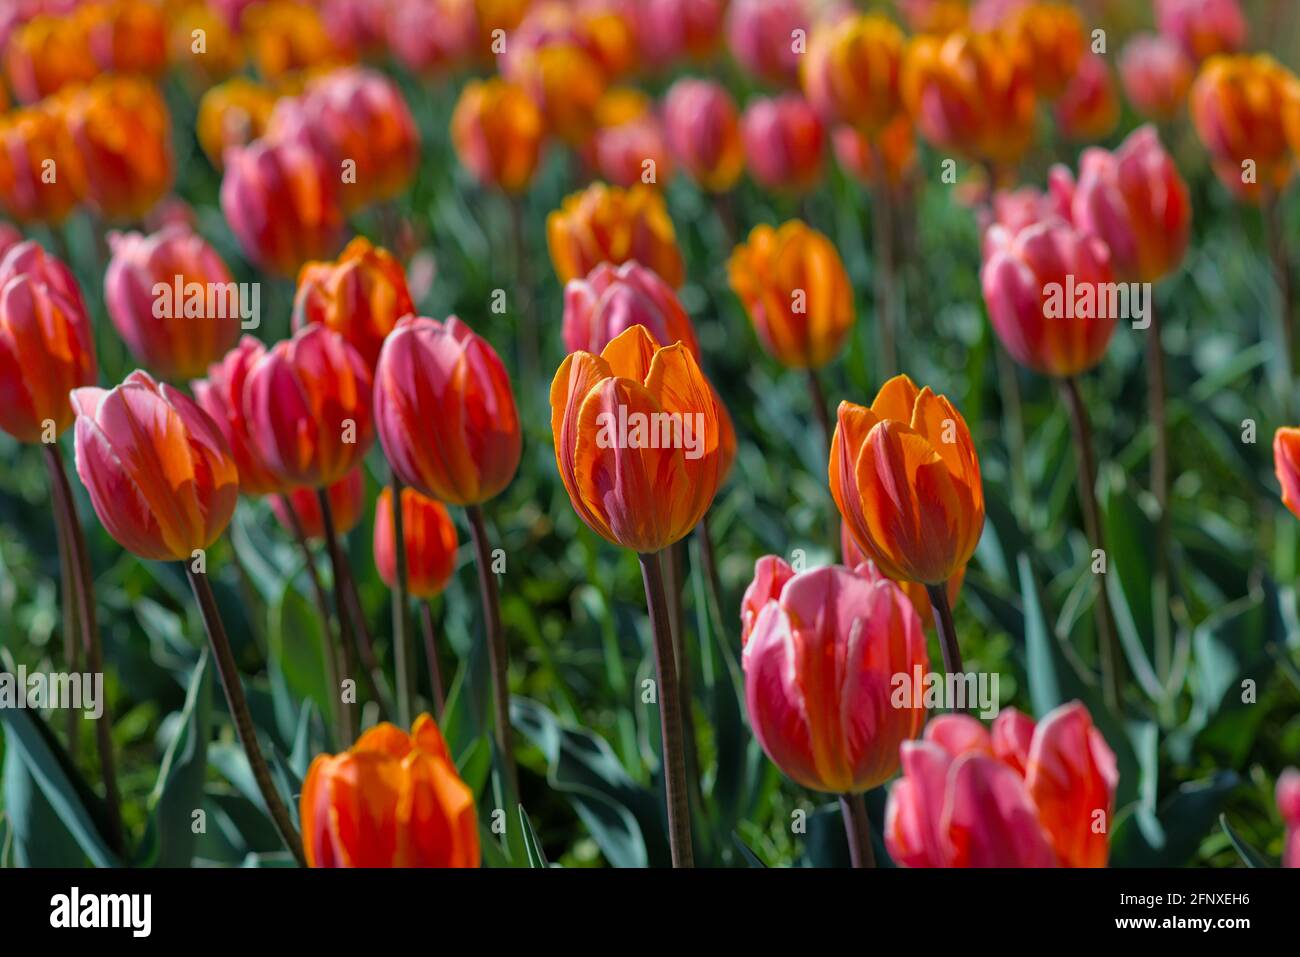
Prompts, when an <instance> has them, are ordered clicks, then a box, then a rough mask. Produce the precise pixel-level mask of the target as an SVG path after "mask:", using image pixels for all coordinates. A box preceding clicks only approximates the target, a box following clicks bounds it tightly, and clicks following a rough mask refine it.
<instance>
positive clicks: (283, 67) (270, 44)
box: [240, 0, 347, 80]
mask: <svg viewBox="0 0 1300 957" xmlns="http://www.w3.org/2000/svg"><path fill="white" fill-rule="evenodd" d="M240 25H241V27H242V30H241V32H242V34H243V36H244V37H245V40H246V42H247V45H248V51H249V55H250V57H251V58H252V60H253V62H254V63H255V64H257V72H258V73H259V74H261V76H262V77H264V78H265V79H268V80H277V79H279V78H281V77H283V76H286V75H287V74H290V73H295V72H297V71H299V70H309V69H314V68H321V67H327V66H332V65H337V64H339V63H341V62H343V61H344V60H345V59H346V58H347V57H346V53H345V51H342V50H340V49H339V48H338V46H337V45H336V44H335V43H334V41H333V40H332V39H331V38H330V35H329V31H328V30H326V29H325V23H324V22H323V21H322V20H321V17H320V13H319V12H318V11H317V10H315V9H313V8H312V7H311V6H309V5H308V4H306V3H299V2H296V0H271V2H268V3H255V4H253V5H252V6H250V7H249V8H248V9H247V10H245V11H244V15H243V18H242V20H241V21H240Z"/></svg>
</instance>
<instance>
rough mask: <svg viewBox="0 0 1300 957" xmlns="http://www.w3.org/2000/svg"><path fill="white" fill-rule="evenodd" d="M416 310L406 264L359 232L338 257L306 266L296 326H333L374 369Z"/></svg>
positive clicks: (300, 279) (300, 278)
mask: <svg viewBox="0 0 1300 957" xmlns="http://www.w3.org/2000/svg"><path fill="white" fill-rule="evenodd" d="M414 312H415V304H414V303H413V302H412V301H411V293H410V291H409V290H408V289H407V288H406V272H405V271H404V270H403V269H402V264H401V263H400V262H398V261H397V259H396V258H395V257H394V256H393V254H392V253H390V252H389V251H388V250H387V249H382V248H379V247H376V246H374V245H372V244H371V242H370V240H368V239H366V238H365V237H364V236H358V237H357V238H356V239H354V240H352V242H350V243H348V245H347V248H346V249H344V250H343V254H342V255H341V256H339V258H338V259H337V260H335V261H333V262H310V263H307V264H306V265H305V266H303V267H302V272H301V273H300V274H299V276H298V292H297V295H295V296H294V300H293V328H294V329H295V330H298V329H301V328H303V327H304V326H306V325H308V324H310V323H319V324H320V325H323V326H327V327H328V328H330V329H333V330H334V331H335V332H337V333H340V334H341V335H342V336H343V338H344V339H346V340H347V341H348V343H349V344H350V345H351V346H352V348H354V349H356V350H357V352H359V353H361V358H362V359H364V360H365V361H366V365H367V366H368V367H369V368H371V369H373V368H374V367H375V363H376V362H378V361H379V350H380V349H381V348H383V345H384V339H385V337H386V336H387V335H388V334H389V333H390V332H392V331H393V327H394V326H396V325H397V320H398V319H401V318H402V317H403V316H409V315H411V314H412V313H414Z"/></svg>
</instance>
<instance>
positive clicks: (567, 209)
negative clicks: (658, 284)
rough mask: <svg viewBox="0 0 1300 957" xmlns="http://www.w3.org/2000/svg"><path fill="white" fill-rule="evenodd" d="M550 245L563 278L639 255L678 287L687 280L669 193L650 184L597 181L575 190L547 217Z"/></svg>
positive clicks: (573, 276)
mask: <svg viewBox="0 0 1300 957" xmlns="http://www.w3.org/2000/svg"><path fill="white" fill-rule="evenodd" d="M546 244H547V246H548V248H549V249H550V252H551V262H552V263H553V264H554V266H555V274H556V276H557V277H558V278H559V280H560V281H561V282H568V281H569V280H570V279H580V278H581V277H583V276H585V275H587V274H588V273H589V272H591V271H592V270H593V269H595V268H596V266H598V265H599V264H600V263H602V262H608V263H612V264H613V265H615V266H618V265H621V264H623V263H625V262H627V261H628V260H629V259H635V260H636V261H637V262H639V263H640V264H641V265H643V266H647V267H649V268H650V269H653V270H654V271H655V272H657V273H658V274H659V275H660V277H661V278H662V279H663V280H664V282H666V283H668V285H670V286H672V287H673V288H674V289H675V288H677V287H678V286H680V285H681V284H682V281H683V279H684V278H685V265H684V264H683V263H682V254H681V250H679V249H678V248H677V235H676V233H675V232H674V230H673V221H672V220H671V219H670V218H669V217H668V207H667V206H666V205H665V203H664V199H663V195H662V194H661V193H660V192H659V191H658V190H655V189H651V188H649V187H648V186H641V185H638V186H633V187H630V188H628V189H623V188H621V187H618V186H606V185H605V184H604V183H593V184H592V185H591V186H588V187H587V188H586V189H585V190H582V191H581V192H578V193H571V194H570V195H568V196H566V197H565V199H564V204H563V205H562V206H561V207H560V208H559V209H558V210H555V211H553V212H552V213H551V214H550V215H549V216H548V217H547V218H546Z"/></svg>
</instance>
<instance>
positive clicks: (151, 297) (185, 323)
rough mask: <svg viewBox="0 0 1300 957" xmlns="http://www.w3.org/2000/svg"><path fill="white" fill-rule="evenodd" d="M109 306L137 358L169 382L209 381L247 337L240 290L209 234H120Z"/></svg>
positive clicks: (113, 244)
mask: <svg viewBox="0 0 1300 957" xmlns="http://www.w3.org/2000/svg"><path fill="white" fill-rule="evenodd" d="M109 246H110V248H111V249H112V258H111V259H110V260H109V263H108V269H107V271H106V272H105V273H104V305H105V307H106V308H107V310H108V316H109V318H110V319H112V320H113V326H114V327H115V328H116V329H117V331H118V333H119V334H120V335H121V336H122V338H123V340H125V342H126V344H127V348H129V349H130V350H131V355H132V356H134V357H135V358H136V359H137V360H138V361H139V362H141V363H142V364H143V365H145V366H147V367H148V368H149V369H151V370H152V371H154V372H155V373H157V374H158V375H160V376H162V377H163V378H165V379H186V378H190V377H192V376H197V375H201V374H202V373H203V371H204V370H205V369H206V368H207V367H208V365H209V364H210V363H213V362H215V361H217V359H219V358H220V357H221V356H222V355H224V354H225V353H226V351H227V350H228V349H230V348H231V347H232V346H233V345H234V344H235V342H236V341H237V340H238V339H239V328H240V317H241V315H242V310H243V309H244V308H246V307H247V304H246V303H241V302H240V287H239V286H237V285H236V284H235V281H234V280H233V279H232V278H231V276H230V271H229V270H228V269H227V268H226V264H225V263H224V262H222V261H221V257H220V256H218V255H217V251H216V250H215V249H213V248H212V247H211V246H209V245H208V244H207V242H205V241H204V239H203V237H202V236H199V235H198V234H196V233H193V232H191V231H190V230H189V229H187V228H185V227H183V226H172V227H169V228H167V229H164V230H162V231H161V232H157V233H154V234H153V235H151V236H144V235H142V234H140V233H113V234H111V235H110V236H109Z"/></svg>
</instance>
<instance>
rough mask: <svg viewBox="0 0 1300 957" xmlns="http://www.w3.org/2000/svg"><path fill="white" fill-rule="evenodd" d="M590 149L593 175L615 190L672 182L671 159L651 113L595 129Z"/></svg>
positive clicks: (655, 118) (656, 119)
mask: <svg viewBox="0 0 1300 957" xmlns="http://www.w3.org/2000/svg"><path fill="white" fill-rule="evenodd" d="M592 148H593V150H594V152H595V161H596V163H595V165H596V169H597V171H598V172H599V173H600V175H601V176H602V177H604V178H605V179H606V180H608V181H609V182H611V183H613V184H614V185H616V186H632V185H634V184H637V183H647V184H655V185H662V184H666V183H667V182H668V181H669V180H671V179H672V175H673V164H672V157H671V156H670V155H669V153H668V146H667V143H666V142H665V139H664V131H663V126H662V125H661V124H660V122H659V119H658V118H657V117H656V116H655V115H654V114H653V113H647V114H645V115H644V116H640V117H638V118H636V119H634V120H629V121H628V122H626V123H619V124H616V125H613V126H605V127H601V128H599V129H597V130H596V132H595V134H594V136H593V138H592Z"/></svg>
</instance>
